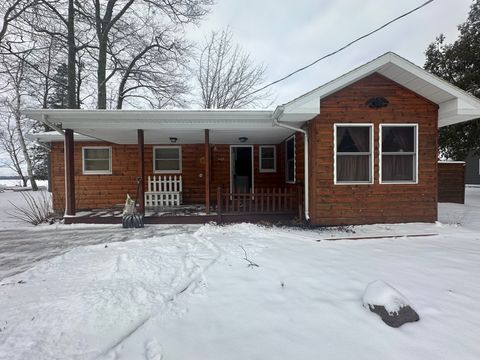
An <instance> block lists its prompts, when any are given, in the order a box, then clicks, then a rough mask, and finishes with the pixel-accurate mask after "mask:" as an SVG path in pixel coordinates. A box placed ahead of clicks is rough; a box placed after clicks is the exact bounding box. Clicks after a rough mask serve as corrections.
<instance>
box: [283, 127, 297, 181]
mask: <svg viewBox="0 0 480 360" xmlns="http://www.w3.org/2000/svg"><path fill="white" fill-rule="evenodd" d="M285 181H286V182H288V183H295V181H296V178H295V135H293V136H292V137H290V138H288V139H287V140H286V141H285Z"/></svg>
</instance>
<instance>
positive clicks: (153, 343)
mask: <svg viewBox="0 0 480 360" xmlns="http://www.w3.org/2000/svg"><path fill="white" fill-rule="evenodd" d="M145 358H146V359H147V360H162V347H161V346H160V344H159V343H158V341H157V340H155V339H151V340H149V341H148V342H147V344H146V345H145Z"/></svg>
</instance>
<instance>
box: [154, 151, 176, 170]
mask: <svg viewBox="0 0 480 360" xmlns="http://www.w3.org/2000/svg"><path fill="white" fill-rule="evenodd" d="M153 172H155V173H170V174H173V173H181V172H182V148H181V147H180V146H155V147H154V148H153Z"/></svg>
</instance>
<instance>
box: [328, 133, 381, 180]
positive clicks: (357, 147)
mask: <svg viewBox="0 0 480 360" xmlns="http://www.w3.org/2000/svg"><path fill="white" fill-rule="evenodd" d="M372 129H373V127H372V125H371V124H358V125H357V124H354V125H353V124H348V125H343V124H335V140H334V143H335V156H334V157H335V159H334V162H335V170H334V173H335V174H334V177H335V178H334V182H335V184H342V183H344V184H352V183H354V184H362V183H363V184H371V183H372V179H373V176H372V169H373V166H372V159H373V157H372V147H373V146H372Z"/></svg>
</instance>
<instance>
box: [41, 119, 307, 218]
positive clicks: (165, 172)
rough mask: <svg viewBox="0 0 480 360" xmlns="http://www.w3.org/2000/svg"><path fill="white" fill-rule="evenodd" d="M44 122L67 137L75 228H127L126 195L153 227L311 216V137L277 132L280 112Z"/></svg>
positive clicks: (69, 210)
mask: <svg viewBox="0 0 480 360" xmlns="http://www.w3.org/2000/svg"><path fill="white" fill-rule="evenodd" d="M37 116H38V114H37ZM41 118H42V119H43V121H44V122H45V123H46V124H49V125H50V126H55V127H56V128H57V130H58V131H59V132H61V133H62V134H63V136H61V135H60V134H58V135H56V136H57V137H59V138H64V141H63V144H62V142H60V141H58V142H57V144H56V147H57V148H60V149H59V150H57V152H61V153H63V156H64V158H63V159H62V160H63V161H61V162H62V164H58V165H62V166H61V167H63V165H64V169H62V170H63V171H64V174H65V175H64V183H63V186H64V188H65V192H64V194H65V198H64V199H63V202H64V204H65V222H66V223H120V222H121V215H122V203H123V202H124V199H125V197H126V195H127V193H128V194H130V196H131V197H132V198H135V199H136V202H137V209H138V212H140V213H143V214H144V215H145V223H146V224H154V223H157V224H185V223H206V222H210V221H215V222H236V221H253V222H256V221H272V222H275V221H287V220H292V219H294V218H299V219H302V218H303V217H304V213H305V207H304V206H305V205H304V204H305V201H304V194H305V192H304V189H305V186H304V179H305V176H304V168H305V166H304V161H303V160H304V155H305V154H304V149H305V146H304V136H303V135H302V133H301V132H300V131H299V132H296V131H295V129H292V128H285V127H281V126H273V122H272V112H271V111H231V110H230V111H219V110H217V111H195V112H194V111H192V112H189V111H161V110H158V111H84V110H81V111H72V110H70V111H68V112H65V113H63V114H62V113H61V111H58V110H57V111H53V110H43V111H42V116H41ZM134 119H136V120H134ZM59 140H60V139H59ZM62 145H63V146H62ZM54 148H55V147H54ZM102 154H103V155H102ZM58 162H60V161H57V163H58ZM54 163H55V162H54ZM102 164H103V165H102ZM107 164H108V165H107ZM102 166H105V168H102ZM57 171H59V172H60V168H59V169H58V170H57ZM58 187H60V186H58Z"/></svg>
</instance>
